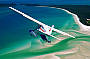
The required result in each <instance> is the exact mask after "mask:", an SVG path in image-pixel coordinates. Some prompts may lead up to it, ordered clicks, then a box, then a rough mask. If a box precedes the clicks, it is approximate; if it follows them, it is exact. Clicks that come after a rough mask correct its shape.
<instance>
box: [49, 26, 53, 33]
mask: <svg viewBox="0 0 90 59" xmlns="http://www.w3.org/2000/svg"><path fill="white" fill-rule="evenodd" d="M52 28H54V25H52V27H51V28H50V29H49V32H50V34H51V33H52Z"/></svg>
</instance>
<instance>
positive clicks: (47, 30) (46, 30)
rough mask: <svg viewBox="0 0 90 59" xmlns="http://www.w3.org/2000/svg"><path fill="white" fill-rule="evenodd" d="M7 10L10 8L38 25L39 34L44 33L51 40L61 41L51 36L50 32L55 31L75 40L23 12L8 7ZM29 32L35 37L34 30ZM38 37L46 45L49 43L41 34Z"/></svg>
mask: <svg viewBox="0 0 90 59" xmlns="http://www.w3.org/2000/svg"><path fill="white" fill-rule="evenodd" d="M9 8H10V9H11V10H13V11H15V12H17V13H19V14H21V15H22V16H24V17H25V18H27V19H29V20H32V21H33V22H35V23H37V24H39V25H40V27H39V28H38V29H37V30H38V31H40V32H42V33H44V34H46V35H48V36H51V37H53V38H55V39H58V40H61V39H59V38H57V37H55V36H54V35H52V32H53V31H55V32H57V33H60V34H62V35H65V36H69V37H72V38H75V37H74V36H72V35H70V34H68V33H66V32H63V31H61V30H58V29H55V28H54V25H52V27H50V26H48V25H46V24H44V23H42V22H40V21H38V20H36V19H34V18H32V17H31V16H29V15H27V14H25V13H23V12H21V11H19V10H17V9H15V8H13V7H9ZM29 32H31V33H32V34H33V35H34V36H37V35H36V34H35V32H34V30H29ZM40 36H41V38H42V39H43V40H45V41H46V42H48V43H50V42H51V41H48V40H47V38H46V36H45V35H43V34H41V35H40Z"/></svg>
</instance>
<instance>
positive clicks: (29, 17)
mask: <svg viewBox="0 0 90 59" xmlns="http://www.w3.org/2000/svg"><path fill="white" fill-rule="evenodd" d="M9 8H10V9H11V10H13V11H15V12H17V13H19V14H21V15H22V16H24V17H26V18H28V19H29V20H32V21H34V22H36V23H38V24H39V25H42V26H48V25H46V24H44V23H42V22H40V21H38V20H36V19H34V18H32V17H31V16H28V15H26V14H25V13H23V12H21V11H19V10H16V9H15V8H13V7H9ZM48 27H50V26H48ZM50 28H51V27H50ZM52 29H53V31H56V32H57V33H60V34H63V35H67V36H70V37H73V38H75V37H74V36H72V35H70V34H67V33H65V32H63V31H60V30H58V29H55V28H52ZM45 34H46V33H45ZM47 35H49V34H47ZM49 36H51V37H54V38H56V37H55V36H53V35H49ZM57 39H59V38H57Z"/></svg>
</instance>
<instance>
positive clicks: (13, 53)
mask: <svg viewBox="0 0 90 59" xmlns="http://www.w3.org/2000/svg"><path fill="white" fill-rule="evenodd" d="M14 8H16V9H18V10H20V11H22V12H24V13H26V14H28V15H30V16H32V17H33V18H35V19H37V20H39V21H41V22H43V23H45V24H47V25H49V26H52V25H55V28H57V29H59V30H62V31H65V32H67V33H71V34H72V35H74V36H75V37H76V39H73V38H69V37H67V39H65V40H63V41H61V42H59V43H57V44H55V45H54V46H52V47H48V48H42V47H44V44H45V43H46V42H44V41H43V40H42V39H41V38H40V36H39V35H40V32H38V31H35V32H36V33H37V35H38V36H37V37H34V36H31V35H30V33H29V32H28V31H29V30H30V29H35V28H37V27H38V24H36V23H34V22H33V21H31V20H28V19H26V18H25V17H23V16H22V15H20V14H18V13H16V12H14V11H12V10H10V9H9V8H8V7H0V59H1V58H2V59H12V58H13V59H14V58H15V59H23V58H27V57H32V56H38V55H44V54H48V53H53V52H57V51H65V50H67V49H71V48H74V45H75V42H73V41H88V42H89V41H90V40H89V39H90V36H88V35H85V34H81V33H79V32H75V31H78V30H80V29H79V26H78V25H77V24H76V23H75V21H74V19H73V17H72V15H70V14H68V13H66V12H65V11H63V10H60V9H56V8H49V7H35V6H14ZM53 35H55V36H58V35H61V34H57V33H56V32H54V33H53ZM47 37H48V39H49V40H51V41H55V40H56V39H54V38H52V37H49V36H47ZM60 37H65V36H60ZM77 39H78V40H77ZM81 39H82V40H81ZM68 42H73V43H70V44H69V43H68Z"/></svg>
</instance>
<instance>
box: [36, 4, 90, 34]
mask: <svg viewBox="0 0 90 59" xmlns="http://www.w3.org/2000/svg"><path fill="white" fill-rule="evenodd" d="M37 7H49V6H37ZM50 8H56V9H60V10H63V11H65V12H67V13H68V14H71V15H72V16H73V18H74V21H75V22H76V24H78V26H79V27H80V32H81V33H84V34H89V33H88V31H89V32H90V26H87V25H84V24H82V23H81V22H80V20H79V19H80V18H79V17H78V16H77V15H76V14H74V13H71V12H70V11H68V10H66V9H63V8H57V7H50Z"/></svg>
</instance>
